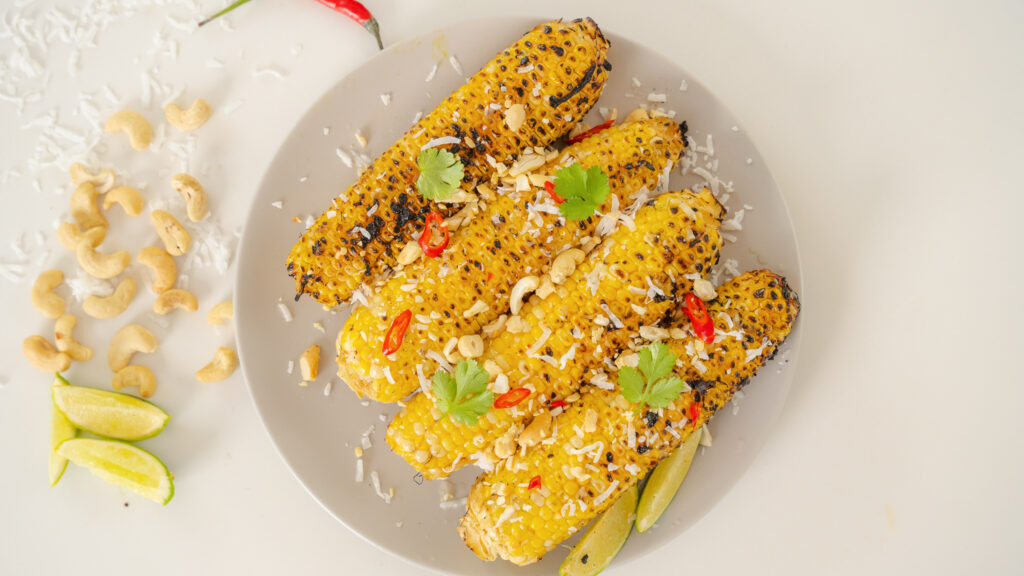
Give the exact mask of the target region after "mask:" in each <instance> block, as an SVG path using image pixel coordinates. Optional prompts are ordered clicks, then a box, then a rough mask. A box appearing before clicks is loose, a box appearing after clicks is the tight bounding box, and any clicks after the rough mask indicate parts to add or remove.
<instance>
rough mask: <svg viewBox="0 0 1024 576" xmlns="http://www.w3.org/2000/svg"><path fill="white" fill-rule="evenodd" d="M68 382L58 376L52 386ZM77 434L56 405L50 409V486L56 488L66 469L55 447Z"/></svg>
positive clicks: (63, 459)
mask: <svg viewBox="0 0 1024 576" xmlns="http://www.w3.org/2000/svg"><path fill="white" fill-rule="evenodd" d="M67 383H68V381H67V380H64V379H63V378H61V376H60V374H58V375H57V377H56V378H54V380H53V385H54V386H67ZM77 434H78V430H76V429H75V426H74V424H72V423H71V422H69V421H68V419H67V417H66V416H64V413H63V412H61V411H60V410H59V409H58V408H57V405H56V404H54V405H53V406H52V407H51V408H50V486H56V485H57V482H59V481H60V478H61V476H63V475H64V470H65V469H66V468H67V467H68V460H67V458H65V457H63V456H61V455H60V454H57V446H60V444H61V442H63V441H65V440H68V439H71V438H74V437H75V436H76V435H77Z"/></svg>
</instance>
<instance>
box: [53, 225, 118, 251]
mask: <svg viewBox="0 0 1024 576" xmlns="http://www.w3.org/2000/svg"><path fill="white" fill-rule="evenodd" d="M93 230H97V232H93V233H92V236H90V237H89V238H90V240H89V241H90V242H93V243H94V244H93V245H92V247H93V248H95V247H97V246H99V245H100V244H102V243H103V241H104V240H105V239H106V238H107V229H106V228H104V227H102V226H97V227H96V228H89V230H88V231H89V232H92V231H93ZM84 234H85V233H84V232H82V229H81V228H79V227H78V224H75V223H74V222H61V223H60V226H58V227H57V241H58V242H60V245H61V246H63V247H65V248H67V249H68V250H71V251H72V252H74V251H75V249H77V248H78V243H79V242H81V241H82V237H83V236H84Z"/></svg>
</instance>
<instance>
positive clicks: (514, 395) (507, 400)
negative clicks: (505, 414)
mask: <svg viewBox="0 0 1024 576" xmlns="http://www.w3.org/2000/svg"><path fill="white" fill-rule="evenodd" d="M529 396H530V389H529V388H513V389H511V390H509V391H508V392H505V393H504V394H502V395H501V396H498V399H497V400H495V401H494V407H495V408H511V407H513V406H515V405H516V404H519V403H520V402H522V401H523V400H526V399H527V398H528V397H529Z"/></svg>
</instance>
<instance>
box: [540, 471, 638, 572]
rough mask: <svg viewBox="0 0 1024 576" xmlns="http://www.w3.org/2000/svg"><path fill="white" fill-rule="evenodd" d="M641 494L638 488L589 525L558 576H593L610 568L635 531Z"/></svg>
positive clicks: (621, 497)
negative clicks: (638, 498) (634, 523)
mask: <svg viewBox="0 0 1024 576" xmlns="http://www.w3.org/2000/svg"><path fill="white" fill-rule="evenodd" d="M639 493H640V492H639V490H637V487H636V484H633V485H632V486H630V487H629V490H626V491H625V492H623V494H622V496H619V499H618V500H616V501H615V503H614V504H612V507H611V508H609V509H607V510H605V511H604V514H601V515H600V516H599V517H598V518H597V520H595V521H594V523H593V524H591V525H590V528H588V529H587V532H586V534H584V535H583V537H582V538H580V541H579V543H578V544H576V547H575V548H573V549H572V551H570V552H569V556H567V557H566V559H565V561H564V562H562V566H561V567H560V568H559V569H558V573H559V574H561V575H562V576H594V575H595V574H598V573H599V572H601V570H604V569H605V568H607V567H608V565H609V564H611V563H612V560H614V559H615V555H616V554H618V553H619V550H622V545H623V544H625V543H626V538H629V533H630V532H632V531H633V519H634V518H635V517H636V501H637V497H638V496H639Z"/></svg>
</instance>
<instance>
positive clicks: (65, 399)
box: [51, 386, 170, 441]
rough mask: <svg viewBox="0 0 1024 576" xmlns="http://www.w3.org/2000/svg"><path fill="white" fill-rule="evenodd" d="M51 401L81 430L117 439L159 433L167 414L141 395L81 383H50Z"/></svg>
mask: <svg viewBox="0 0 1024 576" xmlns="http://www.w3.org/2000/svg"><path fill="white" fill-rule="evenodd" d="M51 391H52V395H53V403H54V405H55V406H57V408H58V409H60V411H61V412H63V413H64V416H66V417H67V419H68V420H69V421H70V422H71V423H72V424H74V425H75V426H76V427H78V428H79V429H81V430H84V431H86V432H90V433H92V434H96V435H98V436H106V437H108V438H115V439H118V440H129V441H136V440H145V439H146V438H152V437H153V436H156V435H157V434H159V433H160V432H161V431H162V430H163V429H164V427H165V426H167V422H168V421H169V420H170V416H169V415H168V414H167V412H164V411H163V410H162V409H160V407H158V406H157V405H155V404H152V403H150V402H147V401H145V400H142V399H141V398H136V397H135V396H132V395H130V394H122V393H120V392H108V391H106V390H98V389H96V388H86V387H82V386H53V387H52V388H51Z"/></svg>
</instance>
